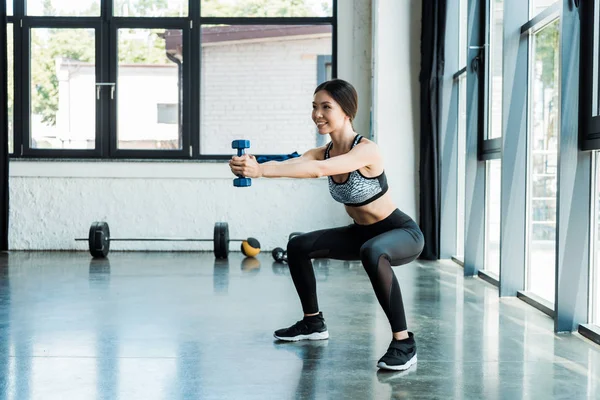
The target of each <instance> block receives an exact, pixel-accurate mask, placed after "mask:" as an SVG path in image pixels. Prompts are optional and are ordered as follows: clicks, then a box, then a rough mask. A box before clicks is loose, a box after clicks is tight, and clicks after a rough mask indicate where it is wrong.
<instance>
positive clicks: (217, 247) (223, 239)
mask: <svg viewBox="0 0 600 400" xmlns="http://www.w3.org/2000/svg"><path fill="white" fill-rule="evenodd" d="M213 250H214V253H215V257H216V258H227V256H228V255H229V226H228V225H227V222H217V223H215V230H214V236H213Z"/></svg>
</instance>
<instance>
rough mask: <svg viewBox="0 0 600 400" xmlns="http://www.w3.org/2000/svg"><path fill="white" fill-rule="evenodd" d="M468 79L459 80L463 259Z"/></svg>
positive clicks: (460, 249) (460, 244) (460, 245)
mask: <svg viewBox="0 0 600 400" xmlns="http://www.w3.org/2000/svg"><path fill="white" fill-rule="evenodd" d="M466 140H467V79H466V74H463V75H462V76H461V77H460V78H459V80H458V140H457V142H458V174H457V176H458V187H457V193H458V202H457V203H458V210H457V213H456V215H457V221H456V227H457V232H456V256H457V257H458V258H459V259H461V260H462V259H463V256H464V253H465V176H466V173H467V170H466V166H465V162H466V155H465V153H466V149H467V147H466V146H467V144H466Z"/></svg>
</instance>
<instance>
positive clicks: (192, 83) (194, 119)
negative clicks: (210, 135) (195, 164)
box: [184, 0, 202, 159]
mask: <svg viewBox="0 0 600 400" xmlns="http://www.w3.org/2000/svg"><path fill="white" fill-rule="evenodd" d="M200 4H201V3H200V2H199V1H196V0H190V4H189V8H188V10H189V15H190V21H191V22H192V28H191V29H190V46H189V50H190V51H188V53H187V56H186V57H187V60H189V62H187V64H188V66H189V69H188V71H189V80H188V84H186V86H187V87H188V88H189V97H188V99H189V101H188V107H187V110H188V119H187V121H188V135H189V137H190V145H191V146H192V156H191V157H192V158H194V159H199V158H200V115H201V110H200V80H201V79H202V77H201V74H200V65H201V62H202V60H201V58H202V44H201V43H200V41H201V35H202V25H201V24H200ZM185 50H186V49H185V48H184V52H185Z"/></svg>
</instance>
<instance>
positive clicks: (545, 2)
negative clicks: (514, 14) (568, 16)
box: [529, 0, 559, 18]
mask: <svg viewBox="0 0 600 400" xmlns="http://www.w3.org/2000/svg"><path fill="white" fill-rule="evenodd" d="M558 1H559V0H530V3H529V4H530V5H531V12H530V14H529V18H533V17H535V16H536V15H538V14H539V13H541V12H542V11H544V10H545V9H546V8H548V7H550V6H551V5H552V4H554V3H557V2H558Z"/></svg>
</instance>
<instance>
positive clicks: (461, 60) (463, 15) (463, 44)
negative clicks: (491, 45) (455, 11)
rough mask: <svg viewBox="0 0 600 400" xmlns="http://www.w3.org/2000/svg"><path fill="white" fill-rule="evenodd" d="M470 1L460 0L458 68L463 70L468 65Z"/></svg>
mask: <svg viewBox="0 0 600 400" xmlns="http://www.w3.org/2000/svg"><path fill="white" fill-rule="evenodd" d="M468 5H469V4H468V0H460V4H459V7H460V11H459V12H460V22H459V25H460V31H459V32H460V33H459V40H458V43H459V45H458V68H459V69H462V68H463V67H464V66H465V65H466V64H467V26H468V23H469V21H468V19H467V15H468V14H467V7H468Z"/></svg>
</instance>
